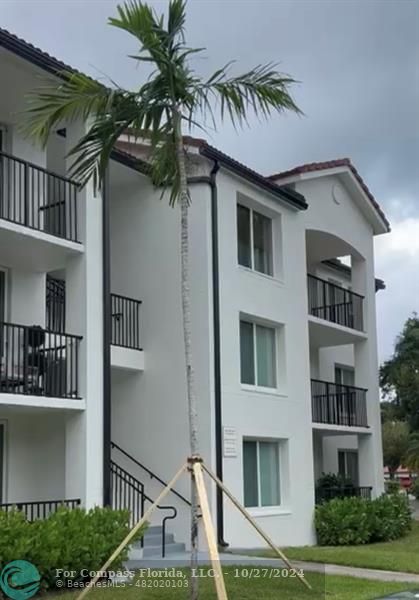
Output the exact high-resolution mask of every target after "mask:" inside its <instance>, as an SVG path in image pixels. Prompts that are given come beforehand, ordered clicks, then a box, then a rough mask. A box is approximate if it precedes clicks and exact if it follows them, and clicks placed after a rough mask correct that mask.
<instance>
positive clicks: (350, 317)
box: [307, 275, 364, 331]
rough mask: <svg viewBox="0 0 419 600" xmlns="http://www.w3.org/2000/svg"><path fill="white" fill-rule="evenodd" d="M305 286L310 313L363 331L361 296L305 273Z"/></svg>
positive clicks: (362, 298)
mask: <svg viewBox="0 0 419 600" xmlns="http://www.w3.org/2000/svg"><path fill="white" fill-rule="evenodd" d="M307 286H308V311H309V313H310V315H313V316H314V317H318V318H319V319H324V320H325V321H330V322H331V323H337V324H338V325H343V326H345V327H350V328H351V329H356V330H357V331H363V329H364V320H363V300H364V297H363V296H361V295H360V294H357V293H355V292H352V291H351V290H347V289H346V288H343V287H340V286H338V285H335V284H334V283H330V282H329V281H326V280H325V279H320V277H315V276H314V275H307Z"/></svg>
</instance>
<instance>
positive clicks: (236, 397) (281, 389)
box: [217, 171, 313, 547]
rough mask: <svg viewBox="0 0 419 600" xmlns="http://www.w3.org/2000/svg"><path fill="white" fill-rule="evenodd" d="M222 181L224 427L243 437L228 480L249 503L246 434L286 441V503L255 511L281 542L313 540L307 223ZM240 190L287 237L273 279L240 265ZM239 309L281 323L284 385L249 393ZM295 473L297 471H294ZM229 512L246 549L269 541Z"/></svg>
mask: <svg viewBox="0 0 419 600" xmlns="http://www.w3.org/2000/svg"><path fill="white" fill-rule="evenodd" d="M217 183H218V188H219V192H218V194H219V232H220V294H221V355H222V407H223V409H222V410H223V425H224V426H225V427H233V428H235V430H236V436H237V457H236V458H224V482H225V483H226V485H227V486H228V487H229V488H230V489H231V491H232V492H233V494H234V495H235V496H236V497H237V498H238V499H239V500H240V501H242V502H243V460H242V442H243V438H259V439H262V440H263V439H273V440H278V441H281V442H282V448H283V452H281V456H280V462H281V479H282V482H281V483H282V504H281V506H280V507H272V508H271V507H269V508H261V509H255V510H252V512H253V514H254V515H255V517H256V519H257V521H258V522H259V524H260V525H261V526H263V527H264V528H265V529H266V531H267V532H268V533H269V534H270V535H271V536H272V538H273V540H274V541H275V542H277V543H278V544H308V543H311V542H312V541H313V534H312V512H313V467H312V465H313V454H312V441H311V408H310V387H309V352H308V343H307V341H308V330H307V319H306V318H305V316H306V314H307V300H306V277H305V245H304V229H303V225H302V221H301V218H300V215H299V214H298V213H297V212H295V211H293V210H292V209H290V208H286V207H284V206H283V205H281V204H278V202H277V201H276V200H275V199H273V198H272V197H270V196H269V195H267V194H264V193H262V192H261V191H260V190H257V189H255V188H253V186H250V185H248V184H245V183H244V182H243V181H241V180H239V179H237V178H235V177H233V176H231V175H229V174H226V173H224V172H223V171H221V172H220V174H219V175H218V178H217ZM237 192H240V193H242V194H243V195H245V196H246V197H247V198H248V199H249V200H250V202H251V203H252V202H253V203H256V204H254V206H255V208H256V209H259V211H262V212H265V214H267V216H271V217H272V218H273V227H274V229H275V228H276V230H277V231H276V234H275V232H274V239H275V238H276V239H277V240H279V239H281V242H282V243H281V244H278V243H277V244H276V246H275V249H274V252H275V256H274V264H277V265H280V268H277V269H276V272H274V277H273V278H271V277H267V276H264V275H260V274H258V273H255V272H251V271H249V270H247V269H244V268H243V267H240V266H239V265H238V261H237V231H236V220H237V219H236V204H237ZM278 228H280V229H281V231H280V232H279V231H278ZM281 267H282V268H281ZM241 313H244V314H246V315H249V316H251V317H253V318H255V319H263V320H265V321H268V322H270V323H271V324H273V325H276V326H279V327H280V328H281V334H280V335H281V337H283V343H280V344H279V347H278V369H279V370H278V381H279V386H278V390H274V391H273V392H272V393H266V392H262V391H257V390H253V391H251V390H249V389H245V387H243V386H242V385H241V383H240V341H239V319H240V314H241ZM297 473H298V476H294V475H295V474H297ZM224 510H225V539H226V541H227V542H228V543H230V544H231V545H233V546H241V547H244V546H247V547H252V546H261V545H263V541H261V539H260V538H259V537H258V536H257V534H256V533H255V532H254V530H252V529H251V528H250V527H249V526H248V525H247V524H245V522H244V521H243V519H242V517H241V516H239V513H238V512H237V511H236V510H235V509H233V508H232V507H231V505H230V504H229V502H228V501H225V504H224Z"/></svg>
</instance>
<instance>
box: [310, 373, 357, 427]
mask: <svg viewBox="0 0 419 600" xmlns="http://www.w3.org/2000/svg"><path fill="white" fill-rule="evenodd" d="M366 392H367V390H366V389H364V388H358V387H353V386H350V385H341V384H337V383H330V382H328V381H319V380H318V379H312V380H311V406H312V418H313V422H314V423H321V424H323V425H340V426H343V427H368V419H367V397H366Z"/></svg>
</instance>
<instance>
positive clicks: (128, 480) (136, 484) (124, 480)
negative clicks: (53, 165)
mask: <svg viewBox="0 0 419 600" xmlns="http://www.w3.org/2000/svg"><path fill="white" fill-rule="evenodd" d="M110 465H111V474H112V473H113V474H114V475H115V478H116V480H117V485H116V486H115V488H114V489H113V490H112V501H113V503H114V501H115V500H116V499H117V500H118V502H115V505H114V508H116V509H120V508H125V509H128V510H130V508H129V507H128V506H126V504H127V500H129V499H131V500H132V499H133V494H136V495H137V496H138V497H139V505H138V504H137V506H139V508H140V510H139V514H137V517H138V516H139V518H140V519H142V518H143V517H144V512H145V511H144V508H145V502H146V501H147V502H150V504H154V500H153V499H152V498H150V496H148V495H147V494H146V493H145V491H144V484H143V483H142V482H141V481H139V479H137V478H136V477H134V476H133V475H131V473H128V471H126V470H125V469H124V468H123V467H121V466H120V465H118V464H117V463H116V462H115V461H113V460H111V463H110ZM123 484H124V485H125V486H126V487H128V488H129V490H130V491H131V494H130V493H129V492H128V494H127V490H126V488H125V487H123ZM118 492H119V497H118V496H117V494H118ZM114 494H115V496H114ZM119 501H120V502H119ZM134 503H135V499H134ZM123 505H124V506H123ZM156 508H157V510H171V511H172V514H169V515H167V516H165V517H163V518H162V558H164V557H165V556H166V522H167V521H170V520H172V519H175V518H176V517H177V509H176V507H175V506H170V505H163V504H157V506H156ZM138 520H139V519H138ZM134 521H135V522H137V519H136V518H135V515H134ZM141 546H142V547H143V546H144V537H142V538H141Z"/></svg>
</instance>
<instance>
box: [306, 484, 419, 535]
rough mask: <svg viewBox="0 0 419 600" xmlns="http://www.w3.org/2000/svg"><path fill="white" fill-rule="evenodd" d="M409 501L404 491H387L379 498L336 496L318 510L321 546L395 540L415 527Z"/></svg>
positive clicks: (318, 533)
mask: <svg viewBox="0 0 419 600" xmlns="http://www.w3.org/2000/svg"><path fill="white" fill-rule="evenodd" d="M411 522H412V517H411V512H410V508H409V501H408V499H407V497H406V496H403V495H400V494H398V495H395V494H394V495H389V496H386V495H383V496H381V497H380V498H377V499H375V500H367V499H365V498H359V497H353V498H335V499H333V500H330V502H326V503H324V504H320V505H319V506H317V507H316V510H315V526H316V532H317V542H318V544H319V545H320V546H351V545H359V544H368V543H372V542H378V541H387V540H394V539H397V538H399V537H402V536H403V535H405V534H406V533H407V532H408V531H409V529H410V527H411Z"/></svg>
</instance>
